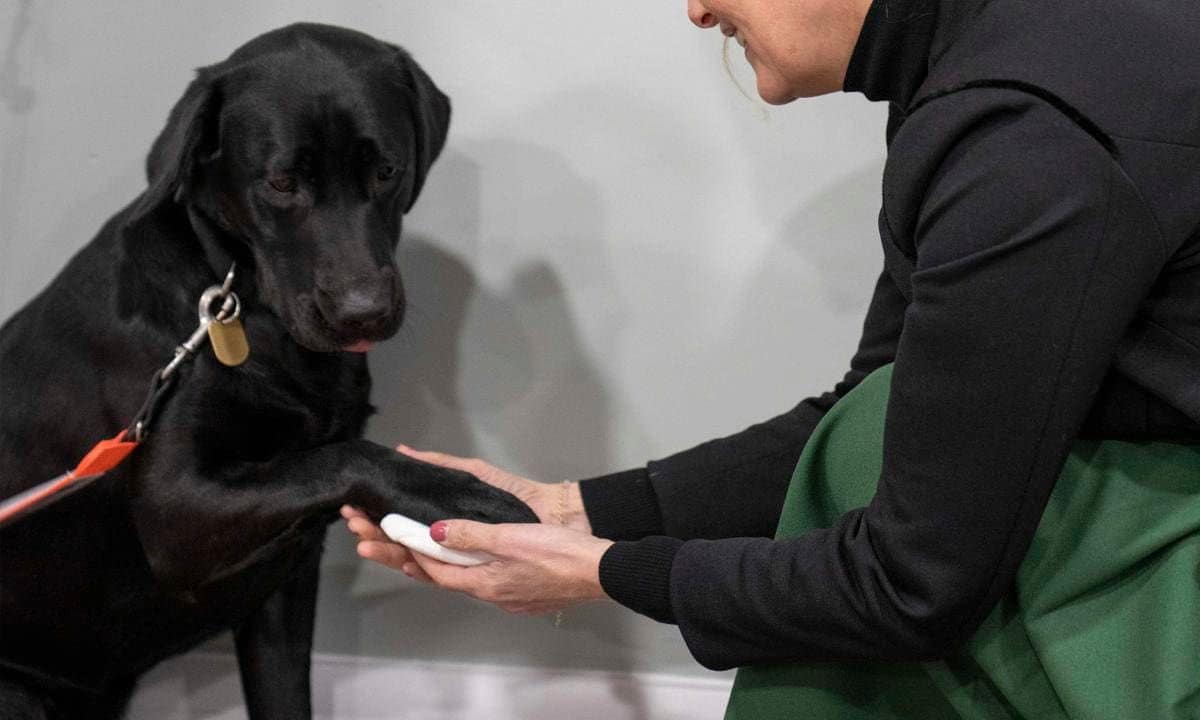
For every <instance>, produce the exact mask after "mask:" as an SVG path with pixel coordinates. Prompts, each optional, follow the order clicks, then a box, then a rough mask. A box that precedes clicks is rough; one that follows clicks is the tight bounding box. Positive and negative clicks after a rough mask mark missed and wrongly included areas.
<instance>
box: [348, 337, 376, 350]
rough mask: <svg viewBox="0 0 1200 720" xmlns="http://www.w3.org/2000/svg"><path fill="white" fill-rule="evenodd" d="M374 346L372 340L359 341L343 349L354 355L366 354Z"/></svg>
mask: <svg viewBox="0 0 1200 720" xmlns="http://www.w3.org/2000/svg"><path fill="white" fill-rule="evenodd" d="M374 344H375V343H373V342H371V341H370V340H359V341H358V342H356V343H354V344H353V345H346V346H345V347H343V348H342V350H344V351H346V352H352V353H365V352H366V351H368V350H370V349H371V346H372V345H374Z"/></svg>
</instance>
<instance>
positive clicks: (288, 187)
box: [267, 175, 296, 193]
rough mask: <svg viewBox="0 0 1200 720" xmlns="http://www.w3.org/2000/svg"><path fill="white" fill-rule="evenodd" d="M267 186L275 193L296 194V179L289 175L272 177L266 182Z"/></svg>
mask: <svg viewBox="0 0 1200 720" xmlns="http://www.w3.org/2000/svg"><path fill="white" fill-rule="evenodd" d="M267 182H268V184H269V185H270V186H271V187H272V188H274V189H275V190H276V191H277V192H281V193H293V192H296V178H294V177H292V176H291V175H280V176H278V177H273V178H271V179H270V180H268V181H267Z"/></svg>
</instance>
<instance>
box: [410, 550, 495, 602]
mask: <svg viewBox="0 0 1200 720" xmlns="http://www.w3.org/2000/svg"><path fill="white" fill-rule="evenodd" d="M412 557H413V560H414V561H415V562H416V564H417V566H418V567H419V568H420V570H421V572H423V573H424V574H425V576H426V577H428V578H429V579H430V581H432V582H434V583H436V584H437V585H439V586H441V587H443V588H445V589H447V590H455V591H457V592H465V593H467V594H469V595H472V596H476V595H475V593H474V592H472V590H474V589H475V588H477V587H478V585H479V577H478V576H479V574H480V566H476V567H472V568H466V567H460V566H458V565H451V564H450V563H444V562H442V561H441V560H437V559H435V558H431V557H429V556H428V555H422V554H421V553H419V552H414V553H412ZM476 597H477V596H476Z"/></svg>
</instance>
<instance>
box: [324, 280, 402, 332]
mask: <svg viewBox="0 0 1200 720" xmlns="http://www.w3.org/2000/svg"><path fill="white" fill-rule="evenodd" d="M394 278H395V275H394V274H392V273H384V274H382V275H381V276H380V277H377V278H373V279H371V280H359V281H357V282H353V283H349V284H348V285H347V286H346V287H345V288H344V289H342V290H341V291H339V292H327V291H324V290H322V291H321V292H320V296H321V300H322V302H321V303H320V305H321V306H322V308H321V309H322V310H323V311H324V314H325V317H326V319H328V320H329V321H330V322H331V323H332V324H333V325H334V326H336V327H339V328H344V329H351V330H359V329H367V328H371V327H372V326H374V325H378V324H380V323H382V322H384V321H386V320H387V319H389V318H390V317H391V316H392V314H393V313H395V312H396V311H397V307H396V286H395V279H394Z"/></svg>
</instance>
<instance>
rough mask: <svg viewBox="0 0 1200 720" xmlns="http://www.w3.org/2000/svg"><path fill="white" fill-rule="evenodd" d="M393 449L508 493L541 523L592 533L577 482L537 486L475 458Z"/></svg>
mask: <svg viewBox="0 0 1200 720" xmlns="http://www.w3.org/2000/svg"><path fill="white" fill-rule="evenodd" d="M396 449H397V450H398V451H400V452H402V453H404V454H405V455H407V456H409V457H410V458H413V459H414V460H420V461H422V462H427V463H430V464H432V465H441V466H442V467H448V468H452V469H454V470H462V471H463V472H469V473H471V474H472V475H474V476H475V477H477V478H479V479H480V480H482V481H483V482H485V483H487V484H488V485H491V486H493V487H497V488H500V489H501V490H504V491H506V492H509V493H512V494H513V495H515V496H516V497H517V499H518V500H520V501H521V502H523V503H525V504H526V505H528V506H529V508H530V509H531V510H533V512H534V514H535V515H537V516H538V519H539V520H541V521H542V522H544V523H547V524H553V525H562V526H564V527H569V528H573V529H575V530H579V531H581V532H585V533H587V534H589V535H590V534H591V533H592V525H591V523H590V522H588V518H587V513H586V512H584V510H583V498H582V496H581V495H580V494H579V483H565V484H564V483H541V482H537V481H536V480H530V479H529V478H524V477H521V476H520V475H515V474H513V473H510V472H508V471H506V470H501V469H500V468H498V467H496V466H495V465H492V464H490V463H487V462H484V461H483V460H479V459H477V458H461V457H455V456H454V455H447V454H445V453H439V452H429V451H425V450H414V449H412V448H410V447H408V446H407V445H400V446H398V447H397V448H396Z"/></svg>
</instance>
